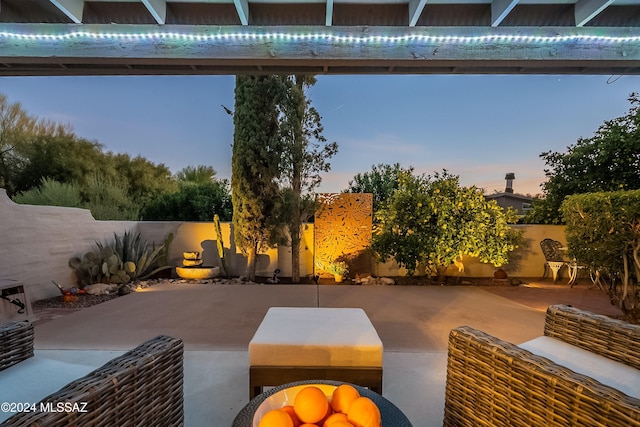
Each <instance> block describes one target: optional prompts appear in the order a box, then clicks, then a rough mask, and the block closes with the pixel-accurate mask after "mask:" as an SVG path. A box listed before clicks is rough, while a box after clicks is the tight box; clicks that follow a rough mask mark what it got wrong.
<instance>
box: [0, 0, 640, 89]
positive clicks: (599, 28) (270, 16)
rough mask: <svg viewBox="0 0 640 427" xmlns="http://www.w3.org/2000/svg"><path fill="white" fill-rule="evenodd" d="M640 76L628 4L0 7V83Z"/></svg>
mask: <svg viewBox="0 0 640 427" xmlns="http://www.w3.org/2000/svg"><path fill="white" fill-rule="evenodd" d="M239 73H259V74H264V73H311V74H428V73H438V74H454V73H459V74H517V73H520V74H611V75H618V74H640V0H577V1H576V0H494V1H493V2H492V1H489V0H297V1H286V0H110V1H109V0H93V1H83V0H0V76H1V75H5V76H10V75H13V76H18V75H20V76H24V75H118V74H122V75H145V74H148V75H160V74H239Z"/></svg>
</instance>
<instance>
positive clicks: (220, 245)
mask: <svg viewBox="0 0 640 427" xmlns="http://www.w3.org/2000/svg"><path fill="white" fill-rule="evenodd" d="M213 226H214V227H215V228H216V244H217V246H218V256H219V257H220V262H221V263H222V270H223V271H224V275H225V276H226V277H229V273H228V272H227V263H226V261H225V259H224V242H223V241H222V227H220V217H219V216H218V214H215V215H213Z"/></svg>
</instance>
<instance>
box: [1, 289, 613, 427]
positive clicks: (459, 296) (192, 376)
mask: <svg viewBox="0 0 640 427" xmlns="http://www.w3.org/2000/svg"><path fill="white" fill-rule="evenodd" d="M556 303H563V304H572V305H574V306H576V307H580V308H584V309H588V310H592V311H594V312H597V313H599V314H609V315H617V314H619V312H618V311H617V309H615V308H614V307H612V306H610V304H609V301H608V299H607V297H606V295H604V294H603V293H602V292H600V291H599V290H597V289H593V288H589V285H588V282H584V283H580V284H578V285H577V286H575V287H574V288H573V289H570V288H569V286H568V285H564V284H558V285H552V284H550V282H536V283H533V282H532V283H530V284H529V285H528V287H525V286H520V287H508V288H501V287H466V286H450V287H438V286H427V287H414V286H396V287H390V286H320V287H319V288H316V287H315V286H313V285H245V286H239V285H237V286H223V285H204V284H191V283H173V284H171V283H163V284H159V285H156V286H153V287H150V288H147V289H146V290H144V291H143V292H138V293H135V294H132V295H128V296H126V297H123V298H118V299H115V300H113V301H109V302H106V303H103V304H100V305H97V306H94V307H90V308H86V309H82V310H80V311H76V312H73V313H71V314H68V315H65V316H61V317H58V318H55V319H53V320H51V321H44V322H42V323H40V322H38V324H37V325H36V329H35V335H36V338H35V347H36V357H47V358H52V359H57V360H60V361H65V362H69V363H78V364H85V365H87V364H92V365H95V367H98V366H100V365H102V364H103V363H104V362H106V361H107V360H109V359H111V358H113V357H115V356H116V355H119V354H122V353H123V352H124V351H125V350H129V349H131V348H133V347H135V346H136V345H138V344H139V343H141V342H143V341H145V340H147V339H149V338H152V337H154V336H156V335H160V334H165V335H170V336H174V337H178V338H181V339H182V340H183V341H184V346H185V378H184V394H185V425H187V426H201V425H215V426H225V425H230V424H231V422H232V420H233V418H234V417H235V415H236V414H237V413H238V412H239V411H240V409H241V408H242V407H243V406H244V405H245V404H246V403H247V402H248V391H249V381H248V377H249V375H248V355H247V345H248V343H249V340H250V339H251V337H252V336H253V333H254V332H255V330H256V329H257V327H258V325H259V324H260V321H261V320H262V318H263V316H264V314H265V313H266V311H267V310H268V308H269V307H271V306H292V307H316V306H320V307H360V308H363V309H364V310H365V312H366V313H367V315H368V317H369V318H370V319H371V322H372V323H373V325H374V326H375V328H376V330H377V331H378V334H379V336H380V338H381V340H382V342H383V344H384V386H383V395H384V396H385V397H386V398H387V399H389V400H390V401H392V402H393V403H395V404H396V405H397V406H398V407H399V408H400V409H401V410H402V411H403V412H404V413H405V414H406V415H407V417H408V418H409V419H410V420H411V422H412V423H413V425H414V426H425V427H427V426H436V425H438V426H439V425H442V418H443V407H444V389H445V375H446V358H447V354H446V351H447V338H448V334H449V331H450V330H451V329H452V328H454V327H457V326H460V325H469V326H472V327H474V328H478V329H481V330H483V331H486V332H487V333H490V334H493V335H495V336H498V337H500V338H502V339H505V340H508V341H511V342H513V343H521V342H524V341H527V340H530V339H533V338H535V337H537V336H538V335H540V333H541V331H542V329H543V324H544V310H545V309H546V307H547V306H549V305H551V304H556ZM69 350H73V351H69ZM0 375H2V374H0ZM43 382H46V380H44V379H43ZM62 385H64V384H62ZM2 397H4V396H2Z"/></svg>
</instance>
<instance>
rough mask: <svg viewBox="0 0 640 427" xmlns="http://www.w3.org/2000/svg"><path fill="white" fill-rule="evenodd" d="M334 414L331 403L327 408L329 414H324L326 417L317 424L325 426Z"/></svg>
mask: <svg viewBox="0 0 640 427" xmlns="http://www.w3.org/2000/svg"><path fill="white" fill-rule="evenodd" d="M332 414H333V409H331V403H329V406H328V407H327V412H326V413H325V414H324V417H322V419H321V420H320V421H318V422H317V423H316V424H318V425H319V426H321V425H322V424H324V422H325V421H326V419H327V418H329V417H330V416H331V415H332Z"/></svg>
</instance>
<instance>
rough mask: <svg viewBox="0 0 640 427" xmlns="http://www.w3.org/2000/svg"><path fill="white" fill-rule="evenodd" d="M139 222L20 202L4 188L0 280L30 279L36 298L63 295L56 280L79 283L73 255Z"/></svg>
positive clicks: (1, 192) (27, 282)
mask: <svg viewBox="0 0 640 427" xmlns="http://www.w3.org/2000/svg"><path fill="white" fill-rule="evenodd" d="M135 226H136V222H130V221H96V220H94V219H93V217H92V216H91V213H90V212H89V211H88V210H86V209H78V208H63V207H56V206H31V205H19V204H16V203H14V202H13V201H11V199H9V197H8V196H7V193H6V191H5V190H4V189H0V239H1V240H0V279H13V280H17V281H19V282H22V283H24V284H25V286H26V288H27V292H28V293H29V298H30V299H31V301H37V300H39V299H43V298H48V297H51V296H55V295H59V291H58V290H57V289H56V288H55V286H54V285H53V284H52V283H51V281H52V280H55V281H56V282H58V283H59V284H60V285H62V286H66V287H68V286H70V285H72V284H73V285H75V275H74V273H73V270H72V269H71V267H69V264H68V263H69V259H71V258H72V257H73V256H75V255H77V254H79V253H82V252H87V251H89V250H91V249H94V247H95V246H94V244H95V241H96V240H100V241H102V240H104V239H106V238H109V237H112V236H113V233H114V232H115V233H118V234H121V233H123V232H124V231H125V230H128V229H130V228H132V227H135Z"/></svg>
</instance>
